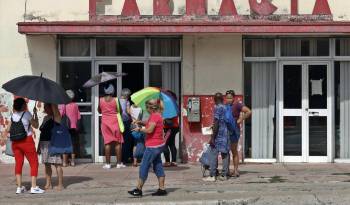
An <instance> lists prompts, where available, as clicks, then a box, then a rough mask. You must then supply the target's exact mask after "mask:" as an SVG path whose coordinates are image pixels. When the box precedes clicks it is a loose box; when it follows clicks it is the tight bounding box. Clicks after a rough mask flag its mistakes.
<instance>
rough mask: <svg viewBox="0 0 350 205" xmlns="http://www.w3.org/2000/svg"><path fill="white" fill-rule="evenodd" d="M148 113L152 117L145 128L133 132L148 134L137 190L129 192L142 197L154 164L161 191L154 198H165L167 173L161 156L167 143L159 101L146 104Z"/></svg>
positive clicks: (154, 194)
mask: <svg viewBox="0 0 350 205" xmlns="http://www.w3.org/2000/svg"><path fill="white" fill-rule="evenodd" d="M146 107H147V111H148V112H149V113H150V117H149V119H148V121H147V123H146V124H145V127H143V128H140V127H138V128H135V129H134V130H133V131H138V132H143V133H146V139H145V145H146V150H145V152H144V154H143V158H142V162H141V165H140V171H139V180H138V185H137V188H136V189H134V190H131V191H128V193H129V194H131V195H133V196H138V197H141V196H142V187H143V185H144V184H145V182H146V180H147V177H148V170H149V168H150V167H151V164H153V171H154V173H155V174H156V176H157V177H158V181H159V189H158V190H157V191H156V192H155V193H153V194H152V196H165V195H167V192H166V190H165V186H164V183H165V173H164V169H163V165H162V159H161V154H162V152H163V150H164V145H165V141H164V138H163V118H162V115H161V113H160V106H159V104H158V102H157V100H150V101H148V102H147V103H146Z"/></svg>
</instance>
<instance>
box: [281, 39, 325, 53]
mask: <svg viewBox="0 0 350 205" xmlns="http://www.w3.org/2000/svg"><path fill="white" fill-rule="evenodd" d="M281 56H329V39H328V38H317V39H316V38H315V39H307V38H295V39H290V38H283V39H281Z"/></svg>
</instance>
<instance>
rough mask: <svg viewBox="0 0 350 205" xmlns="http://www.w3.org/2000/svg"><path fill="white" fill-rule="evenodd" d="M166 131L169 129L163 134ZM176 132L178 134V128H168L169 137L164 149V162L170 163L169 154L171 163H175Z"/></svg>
mask: <svg viewBox="0 0 350 205" xmlns="http://www.w3.org/2000/svg"><path fill="white" fill-rule="evenodd" d="M168 130H169V129H165V130H164V132H165V133H166V132H167V131H168ZM178 132H179V128H170V136H169V138H168V141H167V142H166V144H165V148H164V157H165V161H166V162H170V152H171V161H172V162H176V155H177V149H176V146H175V137H176V134H177V133H178ZM169 149H170V152H169Z"/></svg>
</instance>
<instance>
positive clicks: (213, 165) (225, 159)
mask: <svg viewBox="0 0 350 205" xmlns="http://www.w3.org/2000/svg"><path fill="white" fill-rule="evenodd" d="M212 151H213V152H214V154H212V158H213V159H211V160H210V176H211V177H215V176H216V169H217V167H218V156H219V152H218V151H217V150H216V149H215V148H214V149H213V150H212ZM221 158H222V176H228V175H229V174H230V172H229V167H230V152H228V153H221Z"/></svg>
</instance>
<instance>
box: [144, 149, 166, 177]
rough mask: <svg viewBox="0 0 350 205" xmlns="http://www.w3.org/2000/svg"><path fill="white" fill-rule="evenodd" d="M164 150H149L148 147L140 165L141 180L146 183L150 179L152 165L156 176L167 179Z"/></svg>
mask: <svg viewBox="0 0 350 205" xmlns="http://www.w3.org/2000/svg"><path fill="white" fill-rule="evenodd" d="M163 150H164V147H158V148H149V147H146V150H145V152H144V153H143V158H142V162H141V165H140V171H139V172H140V173H139V175H140V179H141V180H142V181H143V182H145V181H146V180H147V177H148V171H149V168H150V167H151V164H153V171H154V173H155V174H156V176H157V177H158V178H159V177H165V173H164V169H163V164H162V159H161V154H162V152H163Z"/></svg>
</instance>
